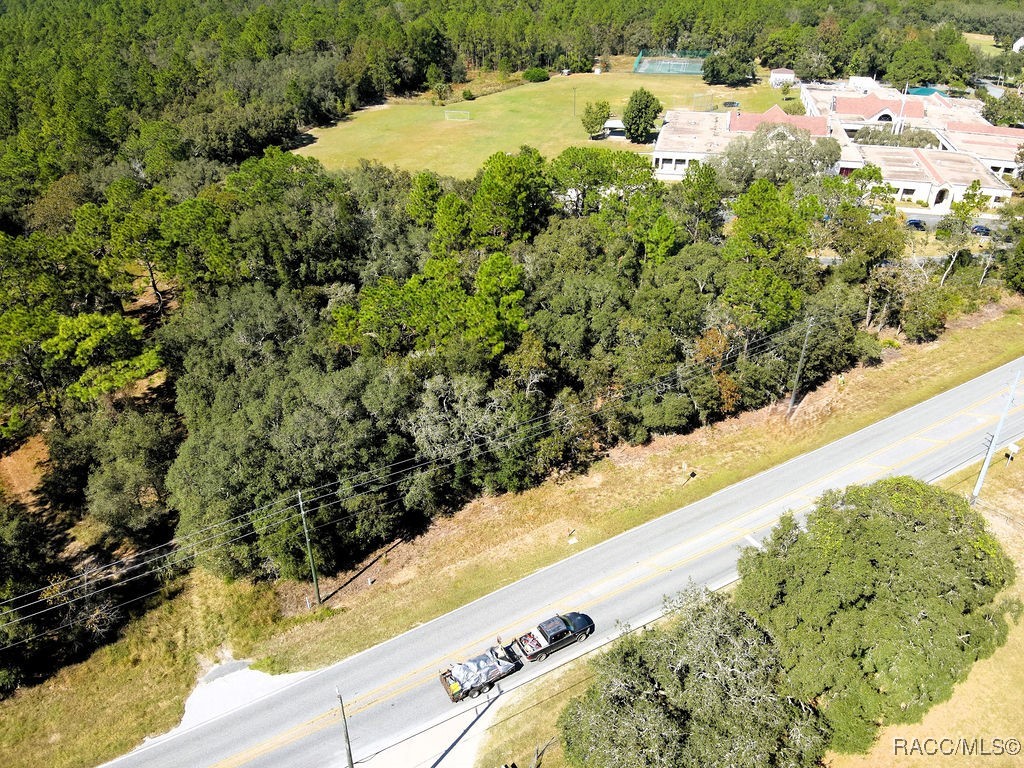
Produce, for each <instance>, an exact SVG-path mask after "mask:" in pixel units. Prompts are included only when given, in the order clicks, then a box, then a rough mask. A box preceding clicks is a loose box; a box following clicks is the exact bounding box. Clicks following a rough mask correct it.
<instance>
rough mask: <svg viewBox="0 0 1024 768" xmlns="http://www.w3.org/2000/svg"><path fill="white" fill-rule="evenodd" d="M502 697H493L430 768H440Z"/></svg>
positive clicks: (499, 695) (499, 694)
mask: <svg viewBox="0 0 1024 768" xmlns="http://www.w3.org/2000/svg"><path fill="white" fill-rule="evenodd" d="M501 696H502V694H501V693H500V692H499V693H498V695H497V696H493V697H491V698H490V699H488V700H487V704H486V705H485V706H484V708H483V709H481V710H480V711H478V712H477V713H476V717H474V718H473V720H472V722H470V724H469V725H467V726H466V727H465V728H463V729H462V733H460V734H459V735H458V736H456V737H455V741H453V742H452V743H451V744H449V745H448V748H447V749H446V750H445V751H444V752H442V753H441V756H440V757H438V758H437V760H435V761H434V762H433V763H431V765H430V768H438V766H439V765H441V763H442V762H444V759H445V758H446V757H448V755H450V754H451V752H452V750H453V749H455V747H456V746H458V744H459V742H460V741H462V739H463V737H464V736H465V735H466V734H467V733H469V732H470V731H471V730H472V729H473V726H474V725H476V724H477V723H478V722H480V718H482V717H483V716H484V715H485V714H487V710H489V709H490V708H491V706H492V705H493V704H494V702H496V701H497V700H498V699H500V698H501Z"/></svg>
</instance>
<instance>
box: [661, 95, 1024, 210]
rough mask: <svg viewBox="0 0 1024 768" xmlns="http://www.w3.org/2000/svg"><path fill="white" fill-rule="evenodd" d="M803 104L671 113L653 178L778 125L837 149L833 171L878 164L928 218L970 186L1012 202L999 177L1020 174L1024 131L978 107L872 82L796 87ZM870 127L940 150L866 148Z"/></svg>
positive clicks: (671, 174)
mask: <svg viewBox="0 0 1024 768" xmlns="http://www.w3.org/2000/svg"><path fill="white" fill-rule="evenodd" d="M800 100H801V102H802V103H803V105H804V109H805V111H806V115H801V116H794V115H788V114H786V113H785V112H783V111H782V109H780V108H779V107H778V106H775V107H772V108H771V109H769V110H768V111H767V112H764V113H763V114H756V113H741V112H740V111H739V110H735V111H730V112H725V113H719V112H688V111H685V110H670V111H669V112H668V113H667V114H666V116H665V123H664V126H663V127H662V130H661V132H660V133H659V135H658V141H657V143H656V144H655V147H654V156H653V163H654V169H655V175H656V176H657V177H658V178H660V179H664V180H678V179H681V178H682V177H683V175H684V174H685V173H686V166H687V165H689V163H691V162H693V161H695V160H697V161H705V160H708V159H709V158H711V157H714V156H716V155H720V154H722V153H723V152H724V151H725V148H726V147H727V146H728V144H729V142H730V141H732V140H733V139H734V138H735V137H737V136H740V135H744V134H750V133H753V132H754V130H755V129H756V128H757V127H758V126H759V125H762V124H764V123H777V124H786V125H791V126H795V127H798V128H801V129H803V130H806V131H808V133H810V135H811V136H812V137H815V138H821V137H825V136H831V137H832V138H834V139H836V141H838V142H839V146H840V159H839V162H838V163H837V164H836V172H837V173H841V174H847V173H850V172H851V171H853V170H854V169H856V168H863V167H864V166H865V165H867V164H869V163H870V164H872V165H876V166H878V167H879V168H880V169H881V171H882V178H883V179H884V180H885V181H886V183H888V184H890V185H891V186H893V187H894V188H895V189H896V197H897V199H898V200H901V201H904V202H907V203H910V202H916V203H918V204H920V205H924V206H927V207H928V208H929V209H930V210H931V211H932V212H936V213H945V212H946V211H948V210H949V204H950V203H951V202H953V201H955V200H960V199H961V198H962V197H963V193H964V191H965V190H966V189H967V187H969V186H970V184H971V182H973V181H975V180H977V181H979V182H980V183H981V188H982V192H983V193H984V194H986V195H988V196H989V197H990V198H991V205H993V206H999V205H1002V204H1003V203H1004V202H1005V201H1006V200H1008V199H1009V197H1010V194H1011V191H1012V190H1011V189H1010V187H1009V185H1008V184H1007V183H1006V182H1005V181H1003V179H1002V175H1003V174H1007V173H1016V172H1017V171H1019V170H1020V166H1019V165H1018V164H1017V161H1016V155H1017V150H1018V147H1020V146H1021V145H1024V129H1020V128H1006V127H1002V126H994V125H991V124H990V123H989V122H988V121H987V120H985V119H984V118H983V117H982V114H981V109H982V104H981V102H980V101H977V100H975V99H956V98H950V97H948V96H945V95H943V94H941V93H938V92H936V93H930V94H927V95H912V94H905V93H902V92H900V91H898V90H896V89H894V88H890V87H887V86H883V85H881V84H879V83H877V82H876V81H874V80H872V79H870V78H850V81H849V82H848V83H842V84H822V83H814V84H812V85H807V84H805V85H803V86H801V88H800ZM869 126H874V127H886V128H890V129H891V130H893V131H895V132H897V133H899V132H900V131H902V130H905V129H907V128H920V129H924V130H928V131H930V132H931V133H933V134H934V135H935V137H936V139H937V141H938V144H939V148H938V149H913V148H908V147H884V146H871V145H866V144H858V143H856V142H855V141H853V137H854V136H855V135H856V133H857V132H858V131H859V130H861V129H862V128H865V127H869Z"/></svg>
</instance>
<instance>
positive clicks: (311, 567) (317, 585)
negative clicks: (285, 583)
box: [299, 490, 323, 605]
mask: <svg viewBox="0 0 1024 768" xmlns="http://www.w3.org/2000/svg"><path fill="white" fill-rule="evenodd" d="M299 514H300V515H301V516H302V532H303V533H304V534H306V556H307V557H308V558H309V572H310V573H312V574H313V589H314V590H316V604H317V605H320V604H321V603H322V602H323V600H321V599H320V582H319V581H317V578H316V565H314V564H313V547H311V546H310V544H309V526H308V525H306V508H305V507H304V506H303V505H302V491H301V490H299Z"/></svg>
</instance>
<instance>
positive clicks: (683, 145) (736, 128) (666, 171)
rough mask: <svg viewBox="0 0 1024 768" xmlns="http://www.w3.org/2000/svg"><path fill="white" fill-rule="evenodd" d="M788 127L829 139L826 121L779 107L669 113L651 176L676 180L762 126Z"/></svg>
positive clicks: (655, 151)
mask: <svg viewBox="0 0 1024 768" xmlns="http://www.w3.org/2000/svg"><path fill="white" fill-rule="evenodd" d="M766 123H767V124H770V125H789V126H793V127H795V128H800V129H802V130H805V131H807V132H808V133H810V134H811V136H812V137H815V138H820V137H824V136H827V135H828V132H829V128H828V119H827V118H824V117H806V116H804V115H788V114H786V113H785V112H783V111H782V109H781V108H780V107H778V106H774V107H772V108H771V109H769V110H767V111H766V112H763V113H757V112H742V111H740V110H733V111H730V112H725V113H720V112H688V111H686V110H681V109H671V110H669V111H668V112H666V113H665V120H664V123H663V125H662V127H661V132H660V133H659V134H658V141H657V142H656V143H655V145H654V156H653V162H654V172H655V175H656V176H657V177H658V178H659V179H662V180H666V181H669V180H678V179H681V178H682V177H683V175H684V174H685V173H686V166H687V165H689V164H690V163H691V162H693V161H695V160H696V161H700V162H705V161H707V159H708V158H710V157H713V156H714V155H720V154H722V153H723V152H724V151H725V148H726V147H727V146H728V145H729V142H730V141H732V140H733V139H734V138H736V137H737V136H743V135H750V134H752V133H754V131H756V130H757V129H758V127H759V126H761V125H764V124H766Z"/></svg>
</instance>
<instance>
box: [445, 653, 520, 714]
mask: <svg viewBox="0 0 1024 768" xmlns="http://www.w3.org/2000/svg"><path fill="white" fill-rule="evenodd" d="M521 666H522V662H521V661H520V660H519V657H518V656H517V655H516V652H515V650H514V649H513V648H512V646H511V645H509V646H502V645H501V644H498V645H495V646H492V647H490V648H488V649H487V652H486V653H481V654H480V655H479V656H474V657H473V658H471V659H466V660H465V661H462V662H459V663H456V664H452V665H451V666H450V667H448V668H447V669H442V670H441V672H440V677H441V685H443V686H444V690H445V693H447V694H448V698H449V699H451V700H452V701H453V702H458V701H462V700H463V699H465V698H467V697H469V698H471V699H475V698H476V697H477V696H479V695H480V694H481V693H487V692H488V691H489V690H491V688H492V687H493V686H494V684H495V683H496V682H498V681H499V680H501V678H503V677H507V676H508V675H511V674H512V673H513V672H515V671H516V670H517V669H519V668H520V667H521Z"/></svg>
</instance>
